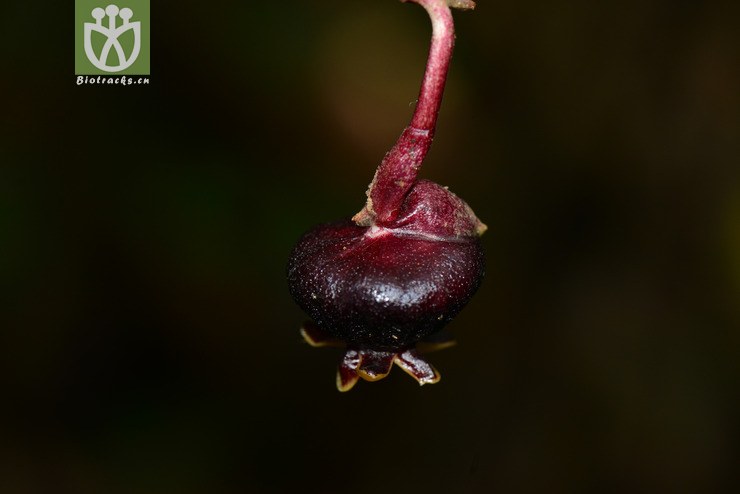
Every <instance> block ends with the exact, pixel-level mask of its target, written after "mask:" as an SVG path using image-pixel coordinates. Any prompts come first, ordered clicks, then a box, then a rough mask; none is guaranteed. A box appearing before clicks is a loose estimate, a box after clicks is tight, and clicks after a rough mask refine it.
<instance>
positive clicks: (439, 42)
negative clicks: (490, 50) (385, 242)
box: [353, 0, 474, 226]
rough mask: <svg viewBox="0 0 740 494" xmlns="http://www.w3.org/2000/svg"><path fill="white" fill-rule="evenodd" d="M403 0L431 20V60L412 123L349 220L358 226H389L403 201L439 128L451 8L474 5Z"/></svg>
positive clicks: (459, 1) (451, 40)
mask: <svg viewBox="0 0 740 494" xmlns="http://www.w3.org/2000/svg"><path fill="white" fill-rule="evenodd" d="M402 1H410V2H414V3H418V4H419V5H421V6H422V7H424V9H425V10H426V11H427V13H428V14H429V18H430V19H431V21H432V41H431V47H430V49H429V58H428V59H427V65H426V70H425V72H424V79H423V80H422V83H421V90H420V91H419V100H418V103H417V105H416V109H415V111H414V115H413V117H412V118H411V124H410V125H409V126H408V127H406V129H404V131H403V133H402V134H401V136H400V137H399V138H398V141H396V144H395V145H394V146H393V148H392V149H391V150H390V151H388V153H387V154H386V155H385V157H384V158H383V161H382V162H381V163H380V166H379V167H378V169H377V170H376V172H375V176H374V177H373V181H372V182H371V183H370V187H369V188H368V190H367V203H366V204H365V207H364V208H363V209H362V211H360V212H359V213H357V214H356V215H355V216H354V218H353V220H354V221H355V222H356V223H357V224H358V225H360V226H372V225H383V224H387V223H389V222H392V221H393V220H394V219H395V218H396V217H397V216H398V212H399V210H400V208H401V205H402V204H403V200H404V198H405V197H406V195H407V194H408V192H409V190H411V187H412V186H413V185H414V182H415V181H416V175H417V173H418V171H419V168H420V167H421V164H422V162H423V161H424V157H425V156H426V154H427V152H428V151H429V148H430V147H431V145H432V139H433V137H434V130H435V128H436V126H437V115H438V113H439V107H440V105H441V104H442V94H443V93H444V88H445V81H446V80H447V70H448V68H449V66H450V59H451V58H452V49H453V46H454V44H455V28H454V24H453V21H452V13H451V12H450V5H452V6H453V7H458V8H472V7H473V6H474V3H473V2H471V1H468V0H402Z"/></svg>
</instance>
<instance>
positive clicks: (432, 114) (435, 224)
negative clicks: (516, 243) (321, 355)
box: [288, 0, 486, 391]
mask: <svg viewBox="0 0 740 494" xmlns="http://www.w3.org/2000/svg"><path fill="white" fill-rule="evenodd" d="M410 1H412V2H414V3H418V4H420V5H421V6H423V7H424V8H425V9H426V10H427V12H428V14H429V16H430V18H431V20H432V26H433V34H432V42H431V48H430V53H429V59H428V61H427V68H426V72H425V74H424V80H423V82H422V87H421V91H420V95H419V101H418V104H417V107H416V110H415V112H414V116H413V117H412V120H411V124H410V125H409V127H407V128H406V129H405V130H404V131H403V133H402V134H401V136H400V137H399V139H398V141H397V142H396V144H395V146H394V147H393V148H392V149H391V150H390V151H389V152H388V153H387V154H386V156H385V158H384V159H383V161H382V162H381V164H380V166H379V167H378V170H377V171H376V173H375V176H374V177H373V180H372V182H371V183H370V187H369V188H368V190H367V202H366V204H365V206H364V207H363V208H362V210H361V211H360V212H359V213H357V214H356V215H355V216H354V217H353V218H352V219H351V220H349V219H347V220H343V221H339V222H336V223H330V224H325V225H320V226H318V227H315V228H313V229H312V230H310V231H309V232H307V233H306V234H305V235H303V237H302V238H301V239H300V240H299V242H298V244H297V245H296V246H295V248H294V249H293V252H292V254H291V256H290V260H289V262H288V284H289V287H290V292H291V294H292V296H293V298H294V299H295V301H296V302H297V304H298V305H299V306H300V307H301V308H302V309H303V310H304V311H305V312H306V313H307V314H308V315H309V316H310V317H311V319H312V321H311V322H307V323H305V324H304V326H303V327H302V328H301V334H302V335H303V337H304V339H305V340H306V341H307V342H308V343H309V344H311V345H313V346H337V345H341V346H344V347H346V350H345V353H344V356H343V358H342V361H341V363H340V365H339V371H338V373H337V387H338V388H339V390H340V391H347V390H349V389H351V388H352V386H354V384H355V383H356V382H357V381H358V380H359V379H360V378H363V379H365V380H367V381H376V380H378V379H381V378H383V377H385V376H386V375H387V374H388V373H389V372H390V369H391V367H392V366H393V364H395V365H397V366H399V367H401V368H402V369H403V370H404V371H406V372H407V373H408V374H410V375H411V376H412V377H414V378H415V379H416V380H417V381H418V382H419V383H420V384H428V383H434V382H437V381H438V380H439V377H440V375H439V373H438V372H437V371H436V370H435V369H434V368H433V367H432V366H431V365H430V364H429V363H427V362H426V361H425V360H424V359H423V358H422V357H421V356H420V355H419V353H418V351H417V347H418V349H419V350H421V349H423V348H426V349H436V348H441V347H444V346H449V345H450V344H451V342H450V340H448V339H446V338H444V337H443V336H442V332H441V330H442V328H443V327H444V326H445V325H446V324H447V323H448V322H450V321H451V320H452V319H453V318H454V317H455V315H457V313H458V312H460V310H462V308H463V307H464V306H465V304H467V302H468V301H469V300H470V298H471V297H472V296H473V294H474V293H475V291H476V290H477V289H478V286H479V285H480V282H481V280H482V277H483V271H484V258H483V249H482V247H481V244H480V241H479V237H480V235H481V234H482V233H483V232H484V231H485V230H486V226H485V225H484V224H483V223H481V222H480V220H478V218H477V217H476V216H475V214H474V213H473V211H472V210H471V209H470V207H469V206H468V205H467V204H466V203H465V201H463V200H462V199H460V198H459V197H457V196H456V195H455V194H453V193H452V192H450V191H449V190H448V189H447V188H446V187H442V186H440V185H437V184H435V183H433V182H430V181H428V180H418V179H417V173H418V170H419V168H420V166H421V164H422V161H423V159H424V157H425V156H426V154H427V152H428V150H429V147H430V146H431V143H432V139H433V137H434V130H435V127H436V122H437V114H438V112H439V107H440V103H441V101H442V93H443V91H444V84H445V80H446V76H447V69H448V67H449V62H450V57H451V55H452V48H453V43H454V29H453V23H452V14H451V12H450V8H449V7H450V6H452V7H457V8H472V7H473V3H472V2H470V1H467V0H457V1H453V0H410Z"/></svg>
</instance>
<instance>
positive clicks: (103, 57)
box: [85, 5, 141, 72]
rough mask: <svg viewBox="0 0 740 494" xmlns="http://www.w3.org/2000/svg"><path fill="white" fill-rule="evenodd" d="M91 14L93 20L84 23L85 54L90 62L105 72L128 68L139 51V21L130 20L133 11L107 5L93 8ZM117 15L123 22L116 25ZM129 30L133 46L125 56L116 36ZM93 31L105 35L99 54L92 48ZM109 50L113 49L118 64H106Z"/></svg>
mask: <svg viewBox="0 0 740 494" xmlns="http://www.w3.org/2000/svg"><path fill="white" fill-rule="evenodd" d="M91 15H92V17H93V19H95V22H94V23H92V22H86V23H85V54H86V55H87V58H88V60H90V63H92V64H93V65H94V66H95V67H97V68H98V69H100V70H103V71H105V72H120V71H122V70H125V69H127V68H129V67H130V66H131V65H132V64H133V63H134V62H135V61H136V59H137V57H138V56H139V52H140V51H141V23H140V22H138V21H137V22H130V21H131V18H132V17H133V16H134V12H133V11H132V10H131V9H129V8H122V9H119V8H118V6H117V5H108V6H107V7H106V8H105V10H103V9H101V8H100V7H97V8H95V9H93V10H92V12H91ZM104 17H108V25H107V26H105V25H104V24H103V18H104ZM118 17H120V18H121V20H122V21H123V22H121V24H120V25H118V26H116V24H117V18H118ZM129 30H131V31H132V32H133V34H134V47H133V49H132V50H131V53H130V54H129V55H128V56H127V55H126V53H125V51H124V49H123V46H122V45H121V43H120V42H119V40H118V38H119V37H120V36H121V35H122V34H123V33H125V32H127V31H129ZM93 31H97V32H98V33H100V34H102V35H103V36H105V37H106V41H105V43H104V44H103V48H102V49H101V50H100V53H99V54H96V53H95V50H93V45H92V33H93ZM111 50H114V51H115V53H116V55H117V57H118V65H108V58H109V56H110V54H111Z"/></svg>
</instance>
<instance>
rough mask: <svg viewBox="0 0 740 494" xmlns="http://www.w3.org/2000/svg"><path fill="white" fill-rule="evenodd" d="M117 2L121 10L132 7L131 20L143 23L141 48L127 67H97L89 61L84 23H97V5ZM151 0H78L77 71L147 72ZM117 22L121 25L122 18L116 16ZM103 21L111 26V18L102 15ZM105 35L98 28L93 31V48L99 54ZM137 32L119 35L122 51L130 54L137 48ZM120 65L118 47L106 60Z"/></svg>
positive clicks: (103, 5) (90, 72)
mask: <svg viewBox="0 0 740 494" xmlns="http://www.w3.org/2000/svg"><path fill="white" fill-rule="evenodd" d="M111 4H113V5H116V6H118V8H119V9H123V8H125V7H128V8H130V9H131V10H132V11H133V13H134V15H133V17H132V18H131V20H130V22H140V23H141V51H140V53H139V56H138V57H137V59H136V61H135V62H134V63H133V64H132V65H131V66H130V67H128V68H126V69H124V70H121V71H119V72H106V71H104V70H100V69H99V68H97V67H95V66H94V65H93V64H92V63H91V62H90V60H88V58H87V55H86V54H85V23H86V22H90V23H93V22H95V19H94V18H93V17H92V14H91V13H92V10H93V9H94V8H96V7H100V8H102V9H105V8H106V7H107V6H108V5H111ZM149 19H150V15H149V0H122V1H120V2H117V3H113V2H110V0H107V1H106V0H75V74H77V75H93V74H95V75H97V74H107V75H113V76H114V75H118V74H137V75H148V74H149V73H150V72H149V60H150V50H149V48H150V43H149V40H150V36H149V25H150V23H149ZM116 21H117V22H116V25H117V26H120V25H121V23H122V22H123V21H122V19H121V18H120V17H117V18H116ZM102 24H103V25H104V26H108V17H107V16H105V17H103V21H102ZM106 39H107V38H106V37H105V36H104V35H103V34H101V33H99V32H96V31H93V32H92V37H91V42H92V47H93V51H94V52H95V53H96V54H98V55H99V54H100V53H101V51H102V49H103V45H104V44H105V42H106ZM134 39H135V38H134V31H133V30H129V31H126V32H124V33H123V34H121V36H119V38H118V41H119V42H120V43H121V46H122V47H123V52H124V53H125V54H126V55H127V56H128V55H130V54H131V52H132V51H133V47H134ZM118 64H119V60H118V55H117V53H116V51H115V50H111V51H110V53H109V55H108V58H107V60H106V65H108V66H116V65H118Z"/></svg>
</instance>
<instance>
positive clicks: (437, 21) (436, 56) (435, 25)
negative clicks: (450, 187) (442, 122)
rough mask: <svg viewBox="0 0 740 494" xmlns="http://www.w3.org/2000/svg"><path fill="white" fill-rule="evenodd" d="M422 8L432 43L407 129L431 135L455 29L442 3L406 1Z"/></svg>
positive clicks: (443, 86)
mask: <svg viewBox="0 0 740 494" xmlns="http://www.w3.org/2000/svg"><path fill="white" fill-rule="evenodd" d="M410 1H412V2H415V3H418V4H419V5H421V6H422V7H424V8H425V9H426V11H427V13H428V14H429V18H430V19H431V21H432V42H431V46H430V48H429V58H428V59H427V67H426V70H425V72H424V79H423V81H422V83H421V90H420V91H419V101H418V103H417V105H416V111H415V112H414V116H413V118H412V119H411V127H412V128H415V129H420V130H428V131H429V133H430V134H434V129H435V127H436V126H437V115H438V114H439V107H440V105H441V104H442V95H443V94H444V90H445V81H446V80H447V70H448V68H449V66H450V59H451V58H452V49H453V47H454V46H455V26H454V24H453V21H452V12H450V8H449V7H448V6H447V1H446V0H410Z"/></svg>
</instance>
